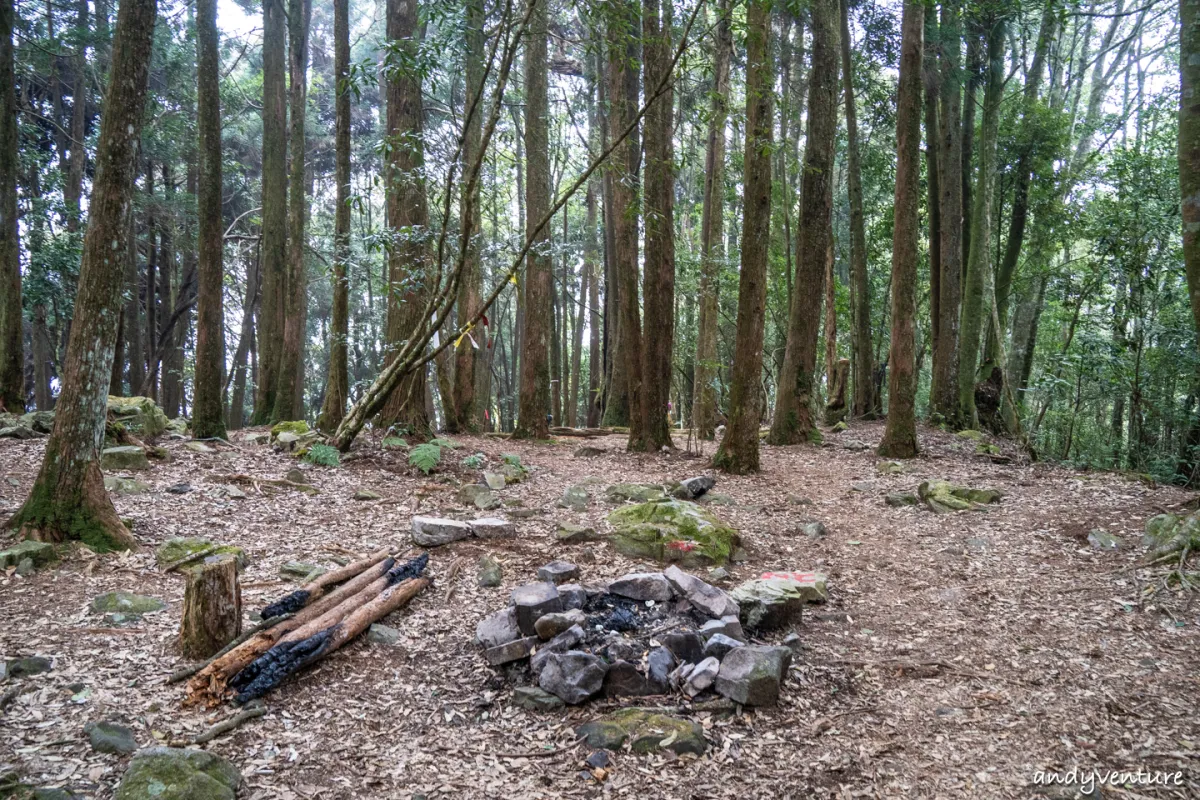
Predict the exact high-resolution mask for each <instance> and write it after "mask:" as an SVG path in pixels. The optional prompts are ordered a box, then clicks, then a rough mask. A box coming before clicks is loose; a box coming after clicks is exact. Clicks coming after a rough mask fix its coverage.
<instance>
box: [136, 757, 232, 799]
mask: <svg viewBox="0 0 1200 800" xmlns="http://www.w3.org/2000/svg"><path fill="white" fill-rule="evenodd" d="M241 782H242V776H241V773H240V772H238V770H237V767H235V766H233V764H231V763H230V762H228V761H226V760H225V759H223V758H221V757H220V756H216V755H213V754H212V753H208V752H205V751H204V750H191V749H188V750H184V749H181V748H175V747H150V748H147V749H145V750H142V751H141V752H139V753H138V754H137V755H135V756H134V757H133V759H132V760H131V761H130V762H129V768H128V769H127V770H126V771H125V776H124V777H123V778H121V783H120V785H119V786H117V791H116V794H114V795H113V798H114V800H151V798H153V800H200V799H201V798H204V800H234V797H235V796H236V795H237V789H238V786H239V785H240V784H241Z"/></svg>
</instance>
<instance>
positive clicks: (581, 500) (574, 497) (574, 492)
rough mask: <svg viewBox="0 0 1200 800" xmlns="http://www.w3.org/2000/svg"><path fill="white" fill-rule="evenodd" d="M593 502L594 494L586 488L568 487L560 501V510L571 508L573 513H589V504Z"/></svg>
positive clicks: (580, 486)
mask: <svg viewBox="0 0 1200 800" xmlns="http://www.w3.org/2000/svg"><path fill="white" fill-rule="evenodd" d="M591 501H592V493H591V492H590V491H588V488H587V487H586V486H582V485H578V486H568V487H567V490H566V491H565V492H563V496H562V499H560V500H559V501H558V504H557V505H558V507H559V508H569V509H571V510H572V511H587V507H588V503H590V502H591Z"/></svg>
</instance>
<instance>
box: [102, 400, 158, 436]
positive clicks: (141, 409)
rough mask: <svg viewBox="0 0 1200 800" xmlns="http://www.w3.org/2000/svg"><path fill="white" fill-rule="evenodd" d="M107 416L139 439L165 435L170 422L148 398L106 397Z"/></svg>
mask: <svg viewBox="0 0 1200 800" xmlns="http://www.w3.org/2000/svg"><path fill="white" fill-rule="evenodd" d="M108 414H109V415H110V416H111V417H112V419H113V420H114V421H115V422H119V423H121V424H122V425H124V426H125V430H127V431H129V432H130V433H132V434H134V435H136V436H137V437H139V438H141V439H148V438H153V437H155V436H161V435H162V434H163V433H166V431H167V426H168V425H169V424H170V420H168V419H167V415H166V414H164V413H163V410H162V409H161V408H159V407H158V406H157V405H155V403H154V401H153V400H151V399H150V398H149V397H114V396H112V395H109V397H108Z"/></svg>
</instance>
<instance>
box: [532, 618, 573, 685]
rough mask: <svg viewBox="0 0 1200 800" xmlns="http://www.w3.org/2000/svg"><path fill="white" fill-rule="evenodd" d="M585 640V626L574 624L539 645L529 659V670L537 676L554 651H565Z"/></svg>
mask: <svg viewBox="0 0 1200 800" xmlns="http://www.w3.org/2000/svg"><path fill="white" fill-rule="evenodd" d="M582 641H583V628H581V627H580V626H578V625H572V626H571V627H569V628H567V629H566V630H565V631H563V632H562V633H560V634H559V635H558V636H555V637H554V638H553V639H551V640H550V641H548V642H545V643H543V644H541V645H538V649H537V652H536V653H534V654H533V658H531V659H530V660H529V670H530V672H531V673H532V674H533V675H534V676H535V677H536V676H537V675H540V674H541V673H542V668H543V667H544V666H545V665H546V659H547V658H549V657H550V656H551V655H552V654H554V653H565V652H567V651H568V650H572V649H574V648H575V647H576V646H577V645H578V644H579V643H580V642H582Z"/></svg>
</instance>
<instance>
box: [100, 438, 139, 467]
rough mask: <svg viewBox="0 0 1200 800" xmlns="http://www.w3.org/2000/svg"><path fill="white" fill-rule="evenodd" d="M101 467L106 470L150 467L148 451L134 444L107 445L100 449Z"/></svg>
mask: <svg viewBox="0 0 1200 800" xmlns="http://www.w3.org/2000/svg"><path fill="white" fill-rule="evenodd" d="M100 469H102V470H105V471H106V472H117V471H122V470H146V469H150V462H149V461H148V460H147V459H146V451H145V450H143V449H142V448H140V447H135V446H133V445H129V446H124V447H106V448H104V449H103V450H101V451H100Z"/></svg>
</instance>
